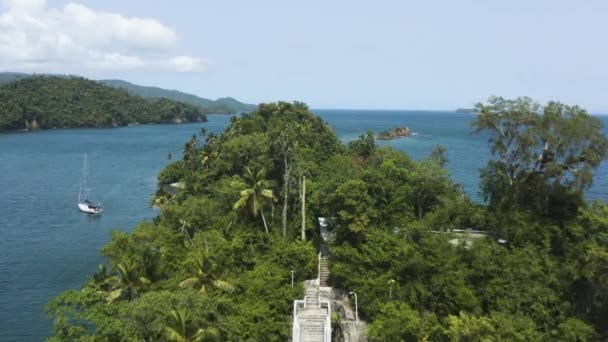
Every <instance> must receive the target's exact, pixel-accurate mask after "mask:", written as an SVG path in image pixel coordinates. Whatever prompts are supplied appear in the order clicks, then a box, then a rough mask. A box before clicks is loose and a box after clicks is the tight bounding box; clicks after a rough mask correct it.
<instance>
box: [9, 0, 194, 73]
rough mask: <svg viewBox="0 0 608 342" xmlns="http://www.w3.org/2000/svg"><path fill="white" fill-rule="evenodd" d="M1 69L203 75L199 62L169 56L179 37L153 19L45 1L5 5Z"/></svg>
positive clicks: (25, 0)
mask: <svg viewBox="0 0 608 342" xmlns="http://www.w3.org/2000/svg"><path fill="white" fill-rule="evenodd" d="M3 5H4V10H3V11H2V12H1V13H0V67H3V68H6V69H24V68H25V69H38V70H45V69H61V68H62V67H65V68H74V67H84V68H93V69H122V70H125V69H138V68H140V69H141V68H154V67H157V68H158V67H163V68H171V69H172V70H175V71H179V72H184V71H188V72H201V71H204V70H205V69H206V63H205V62H204V61H203V60H202V59H200V58H197V57H190V56H174V57H164V58H163V57H161V58H160V59H159V57H158V56H162V55H167V54H169V53H170V52H171V51H172V50H174V49H175V48H176V47H177V45H178V37H177V34H176V32H175V31H174V30H173V29H172V28H169V27H167V26H164V25H163V24H161V23H160V22H159V21H157V20H155V19H151V18H136V17H125V16H123V15H121V14H116V13H106V12H97V11H95V10H93V9H90V8H88V7H86V6H84V5H82V4H78V3H68V4H67V5H65V6H64V7H63V8H61V9H57V8H49V7H48V6H47V3H46V1H45V0H4V1H3Z"/></svg>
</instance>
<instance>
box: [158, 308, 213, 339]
mask: <svg viewBox="0 0 608 342" xmlns="http://www.w3.org/2000/svg"><path fill="white" fill-rule="evenodd" d="M190 314H191V313H190V311H189V310H188V309H185V308H180V309H171V312H170V313H169V319H168V322H167V325H166V326H165V333H166V334H167V338H168V339H169V341H176V342H195V341H201V340H202V339H203V338H204V337H205V335H207V334H214V332H213V331H205V330H203V329H201V328H199V327H198V325H196V324H195V323H194V322H193V321H192V320H191V319H190Z"/></svg>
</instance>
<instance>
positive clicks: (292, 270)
mask: <svg viewBox="0 0 608 342" xmlns="http://www.w3.org/2000/svg"><path fill="white" fill-rule="evenodd" d="M291 287H293V270H291Z"/></svg>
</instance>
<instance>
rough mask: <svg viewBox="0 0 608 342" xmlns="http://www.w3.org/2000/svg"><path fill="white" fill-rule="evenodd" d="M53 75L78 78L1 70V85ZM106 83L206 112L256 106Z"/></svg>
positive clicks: (246, 109) (118, 82)
mask: <svg viewBox="0 0 608 342" xmlns="http://www.w3.org/2000/svg"><path fill="white" fill-rule="evenodd" d="M39 76H52V77H59V78H78V76H74V75H54V74H38V75H37V74H26V73H19V72H0V85H2V84H6V83H11V82H14V81H18V80H23V79H27V78H30V77H39ZM97 82H99V83H102V84H104V85H107V86H110V87H112V88H116V89H124V90H126V91H128V92H129V93H131V94H133V95H137V96H141V97H144V98H147V99H160V98H165V99H169V100H174V101H179V102H184V103H187V104H191V105H193V106H195V107H198V108H199V109H200V110H202V111H203V113H205V114H238V113H241V112H251V111H253V110H255V108H256V106H255V105H252V104H248V103H243V102H241V101H238V100H236V99H234V98H232V97H223V98H219V99H216V100H210V99H206V98H203V97H200V96H196V95H194V94H188V93H184V92H181V91H177V90H169V89H163V88H159V87H150V86H142V85H138V84H133V83H131V82H127V81H123V80H99V81H97Z"/></svg>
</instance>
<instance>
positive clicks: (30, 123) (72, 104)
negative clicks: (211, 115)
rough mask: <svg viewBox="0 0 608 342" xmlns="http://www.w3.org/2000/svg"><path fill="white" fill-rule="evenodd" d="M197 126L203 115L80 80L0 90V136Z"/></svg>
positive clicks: (47, 80)
mask: <svg viewBox="0 0 608 342" xmlns="http://www.w3.org/2000/svg"><path fill="white" fill-rule="evenodd" d="M202 121H206V116H205V114H204V113H203V112H202V111H201V109H199V108H198V107H195V106H192V105H190V104H187V103H183V102H179V101H174V100H169V99H164V98H162V99H145V98H142V97H140V96H137V95H133V94H130V93H129V92H128V91H126V90H122V89H115V88H112V87H109V86H105V85H103V84H101V83H99V82H96V81H91V80H87V79H84V78H80V77H54V76H32V77H26V78H22V79H19V80H16V81H12V82H8V83H6V84H4V85H2V86H0V131H9V130H24V129H26V130H38V129H49V128H66V127H117V126H125V125H128V124H134V123H142V124H143V123H184V122H202Z"/></svg>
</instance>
